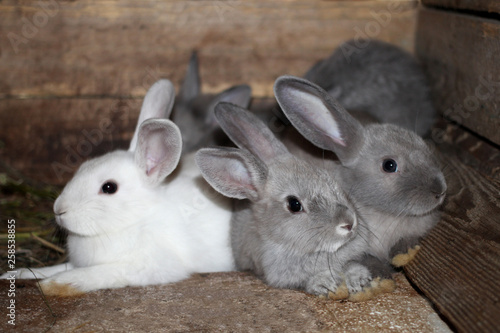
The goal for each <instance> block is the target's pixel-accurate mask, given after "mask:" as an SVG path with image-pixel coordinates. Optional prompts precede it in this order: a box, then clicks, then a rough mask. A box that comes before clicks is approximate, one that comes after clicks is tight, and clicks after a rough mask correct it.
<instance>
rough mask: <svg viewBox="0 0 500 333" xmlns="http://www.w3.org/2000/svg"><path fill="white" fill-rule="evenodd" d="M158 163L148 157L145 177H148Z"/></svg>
mask: <svg viewBox="0 0 500 333" xmlns="http://www.w3.org/2000/svg"><path fill="white" fill-rule="evenodd" d="M158 163H159V161H158V160H157V159H155V158H152V157H151V156H148V157H147V160H146V175H148V176H149V175H150V174H151V173H152V172H153V171H154V170H155V168H156V166H157V165H158Z"/></svg>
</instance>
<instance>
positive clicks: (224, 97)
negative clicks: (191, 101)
mask: <svg viewBox="0 0 500 333" xmlns="http://www.w3.org/2000/svg"><path fill="white" fill-rule="evenodd" d="M251 98H252V89H251V88H250V86H248V85H246V84H242V85H239V86H233V87H231V88H229V89H226V90H224V91H223V92H221V93H220V94H218V95H216V96H215V97H214V99H213V100H212V101H211V102H210V106H209V107H208V112H207V118H206V123H207V125H211V126H213V127H217V126H218V122H217V119H216V118H215V107H216V106H217V104H219V103H220V102H228V103H232V104H235V105H238V106H241V107H243V108H245V109H246V108H247V107H248V105H249V104H250V99H251Z"/></svg>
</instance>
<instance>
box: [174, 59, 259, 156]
mask: <svg viewBox="0 0 500 333" xmlns="http://www.w3.org/2000/svg"><path fill="white" fill-rule="evenodd" d="M251 94H252V91H251V89H250V86H248V85H238V86H233V87H231V88H228V89H226V90H224V91H223V92H221V93H219V94H217V95H209V94H201V80H200V74H199V65H198V55H197V53H196V52H193V53H192V55H191V58H190V60H189V64H188V68H187V71H186V76H185V78H184V81H183V83H182V87H181V90H180V93H179V96H178V98H177V100H176V103H175V109H174V112H173V114H172V120H173V121H174V122H175V124H176V125H177V126H179V128H180V130H181V133H182V141H183V149H182V151H183V153H189V152H194V151H196V150H198V149H199V148H202V147H210V146H215V145H225V144H226V143H228V142H229V140H228V138H227V136H226V135H225V134H224V132H223V131H222V130H221V129H220V127H219V124H218V123H217V120H216V119H215V115H214V110H215V105H217V103H219V102H231V103H233V104H236V105H240V106H242V107H245V108H246V107H247V106H248V105H249V104H250V99H251Z"/></svg>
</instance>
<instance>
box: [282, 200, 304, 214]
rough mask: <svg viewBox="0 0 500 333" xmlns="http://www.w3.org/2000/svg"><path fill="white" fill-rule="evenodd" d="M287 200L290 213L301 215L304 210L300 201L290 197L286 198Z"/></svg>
mask: <svg viewBox="0 0 500 333" xmlns="http://www.w3.org/2000/svg"><path fill="white" fill-rule="evenodd" d="M286 200H287V207H288V210H289V211H290V213H299V212H301V211H303V210H304V209H303V208H302V204H301V203H300V201H299V199H297V198H296V197H294V196H290V197H288V198H286Z"/></svg>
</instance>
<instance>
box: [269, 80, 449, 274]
mask: <svg viewBox="0 0 500 333" xmlns="http://www.w3.org/2000/svg"><path fill="white" fill-rule="evenodd" d="M274 92H275V95H276V98H277V100H278V103H279V104H280V106H281V108H282V110H283V112H284V113H285V115H286V116H287V117H288V119H289V121H290V122H291V123H292V124H293V126H294V127H295V128H296V129H297V130H298V131H299V132H300V133H301V134H302V135H303V136H304V137H305V138H307V139H308V140H310V142H312V143H313V144H314V145H316V146H317V147H319V148H321V149H324V150H327V151H331V152H334V153H335V154H336V156H337V157H338V161H339V162H340V163H338V162H336V161H334V160H328V159H324V160H321V159H319V160H316V162H317V163H320V164H321V165H322V166H325V167H327V168H330V170H331V172H332V174H335V175H336V176H337V178H336V179H337V180H338V181H339V182H340V184H341V187H342V188H343V189H344V190H345V191H347V193H348V194H349V196H350V197H351V198H352V200H353V202H354V204H355V206H356V208H357V209H358V211H359V214H360V215H361V217H362V218H363V219H364V220H365V221H366V223H367V225H368V228H369V230H370V234H371V235H372V237H373V240H372V242H371V243H370V246H371V253H372V254H373V255H374V256H375V257H377V258H379V259H380V260H383V261H384V262H387V263H389V262H391V261H392V263H393V264H394V265H395V266H401V265H404V264H406V263H407V261H408V260H410V259H411V256H410V257H408V256H407V255H406V254H405V253H407V252H408V250H410V249H414V248H415V247H416V246H417V244H418V242H419V239H420V238H421V237H422V236H423V235H425V234H426V233H427V232H428V231H429V230H430V229H431V228H432V227H433V226H434V225H436V223H437V222H438V221H439V217H440V213H439V210H438V207H439V206H440V205H441V204H442V203H443V200H444V198H445V193H446V182H445V179H444V176H443V173H442V171H441V169H440V166H439V164H438V162H437V160H436V158H435V156H434V155H433V153H432V152H431V150H430V149H429V147H428V146H427V145H426V143H425V142H424V141H423V140H422V138H421V137H420V136H418V135H417V134H416V133H415V132H413V131H409V130H406V129H403V128H402V127H399V126H396V125H392V124H371V125H367V126H365V127H363V126H362V125H361V123H359V122H358V121H357V120H356V119H354V118H353V117H352V116H351V115H350V114H349V113H348V112H347V111H346V110H345V109H344V108H343V107H342V106H341V105H340V104H339V103H338V102H337V101H335V100H334V98H332V96H331V95H329V94H328V93H327V92H326V91H325V90H323V89H322V88H321V87H319V86H317V85H315V84H313V83H311V82H309V81H307V80H305V79H301V78H298V77H293V76H282V77H280V78H278V80H277V81H276V83H275V85H274ZM311 150H313V149H309V151H311ZM297 152H298V153H301V154H302V155H304V156H305V157H304V158H309V159H310V157H308V156H309V153H308V150H304V149H302V150H298V151H297ZM311 160H312V159H311Z"/></svg>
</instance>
